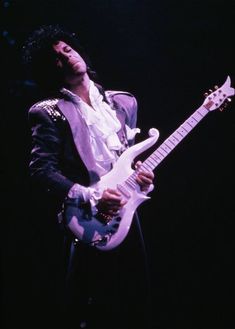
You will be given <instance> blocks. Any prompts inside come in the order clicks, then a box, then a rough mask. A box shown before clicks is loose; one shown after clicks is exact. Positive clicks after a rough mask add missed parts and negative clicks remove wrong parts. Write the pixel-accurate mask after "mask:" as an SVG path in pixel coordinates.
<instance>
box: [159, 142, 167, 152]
mask: <svg viewBox="0 0 235 329" xmlns="http://www.w3.org/2000/svg"><path fill="white" fill-rule="evenodd" d="M159 149H160V150H161V151H163V152H164V153H163V154H166V155H167V154H168V153H169V151H167V150H165V148H164V147H163V144H162V145H161V146H159Z"/></svg>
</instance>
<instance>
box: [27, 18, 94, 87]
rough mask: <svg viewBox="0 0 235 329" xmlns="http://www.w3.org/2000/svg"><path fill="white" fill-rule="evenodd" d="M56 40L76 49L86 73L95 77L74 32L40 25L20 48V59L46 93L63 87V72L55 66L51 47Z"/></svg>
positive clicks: (57, 26)
mask: <svg viewBox="0 0 235 329" xmlns="http://www.w3.org/2000/svg"><path fill="white" fill-rule="evenodd" d="M57 41H64V42H66V43H68V44H69V45H70V46H71V47H72V48H73V49H75V50H76V51H78V52H79V54H80V55H81V56H82V57H83V59H84V60H85V62H86V64H87V72H88V75H89V76H90V77H91V78H93V79H95V78H96V73H95V71H93V70H92V69H91V68H90V67H91V63H90V60H89V58H88V56H87V54H86V53H85V51H84V49H83V47H82V46H81V45H80V43H79V41H78V39H77V37H76V35H75V33H71V32H69V31H68V30H67V29H65V28H64V27H61V26H60V25H42V26H41V27H39V28H38V29H37V30H35V31H34V32H33V33H32V34H31V35H30V36H29V37H28V39H27V40H26V41H25V44H24V46H23V48H22V59H23V63H24V64H25V65H26V68H27V72H28V73H29V74H30V77H31V79H33V80H34V81H35V82H36V83H37V84H38V86H39V87H40V88H42V89H43V90H44V91H46V92H48V93H55V92H58V90H59V89H60V88H61V87H63V82H64V79H63V74H62V72H61V71H60V70H59V69H58V67H57V66H56V61H55V53H54V51H53V48H52V45H53V44H54V43H55V42H57Z"/></svg>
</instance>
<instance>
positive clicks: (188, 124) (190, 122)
mask: <svg viewBox="0 0 235 329" xmlns="http://www.w3.org/2000/svg"><path fill="white" fill-rule="evenodd" d="M208 112H209V111H208V110H207V109H206V107H204V106H201V107H199V108H198V109H197V110H196V111H195V112H194V113H193V114H192V115H191V116H190V117H189V118H188V119H187V120H185V121H184V123H183V124H181V125H180V127H179V128H178V129H176V130H175V131H174V132H173V134H171V135H170V136H169V137H168V138H167V139H166V140H165V141H164V142H163V143H162V144H161V145H160V146H159V147H158V148H157V149H156V150H155V151H154V152H153V153H152V154H151V155H150V156H149V157H148V158H147V159H146V160H145V161H144V162H143V163H142V165H141V167H143V168H145V169H146V170H154V169H155V168H156V167H157V166H158V165H159V164H160V163H161V162H162V161H163V159H165V157H166V156H167V155H168V154H170V153H171V151H173V150H174V148H175V147H176V146H177V145H178V144H179V143H180V142H181V141H182V140H183V139H184V138H185V137H186V136H187V135H188V134H189V133H190V131H191V130H192V129H193V128H194V127H196V125H197V124H198V123H199V122H200V121H201V120H202V119H203V118H204V117H205V116H206V114H207V113H208Z"/></svg>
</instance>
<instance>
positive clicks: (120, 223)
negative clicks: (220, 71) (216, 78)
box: [65, 76, 235, 251]
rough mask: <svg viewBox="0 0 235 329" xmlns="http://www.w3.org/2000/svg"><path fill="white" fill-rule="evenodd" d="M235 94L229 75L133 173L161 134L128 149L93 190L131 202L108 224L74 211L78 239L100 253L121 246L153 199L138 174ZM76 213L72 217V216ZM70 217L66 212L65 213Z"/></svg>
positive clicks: (73, 226)
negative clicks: (139, 213)
mask: <svg viewBox="0 0 235 329" xmlns="http://www.w3.org/2000/svg"><path fill="white" fill-rule="evenodd" d="M234 94H235V89H234V88H232V87H231V80H230V77H229V76H228V77H227V79H226V81H225V83H224V84H223V85H222V86H221V87H220V88H218V87H217V89H216V90H215V91H213V92H211V93H210V94H209V95H208V96H207V97H206V99H205V101H204V102H203V104H202V105H201V106H200V107H199V108H198V109H197V110H196V111H195V112H194V113H193V114H192V115H191V116H190V117H189V118H188V119H187V120H186V121H184V122H183V124H181V125H180V127H179V128H178V129H176V130H175V131H174V132H173V134H171V135H170V136H169V137H168V138H167V139H166V140H165V141H164V142H163V143H162V144H161V145H160V146H159V147H158V148H157V149H156V150H155V151H154V152H153V153H152V154H151V155H150V156H149V157H148V158H147V159H146V160H145V161H144V162H143V163H142V164H141V166H140V167H139V168H138V169H136V170H133V169H132V167H131V164H132V163H133V160H134V159H135V158H136V157H137V156H138V155H139V154H141V153H143V152H144V151H145V150H147V149H148V148H149V147H151V146H152V145H153V144H154V143H156V141H157V139H158V137H159V132H158V130H157V129H155V128H152V129H150V130H149V138H147V139H146V140H144V141H143V142H140V143H138V144H136V145H134V146H132V147H130V148H128V149H127V150H125V151H124V152H123V153H122V155H121V156H120V157H119V159H118V160H117V162H116V163H115V165H114V167H113V169H112V170H111V171H110V172H109V173H108V174H106V175H104V176H103V177H101V179H100V181H99V182H98V183H97V184H95V185H93V186H92V187H94V188H97V189H98V190H99V191H104V189H106V188H113V189H117V190H118V191H119V192H120V193H121V195H122V197H123V199H125V200H126V201H127V203H126V204H125V205H124V206H123V208H122V209H121V210H120V211H119V214H118V215H116V216H114V217H111V219H110V220H109V221H107V222H103V221H101V220H99V218H98V217H96V216H93V217H91V218H88V219H87V217H84V218H80V214H81V212H79V208H77V210H76V209H72V212H70V218H68V221H67V223H68V224H67V226H68V227H69V229H70V230H71V231H72V232H73V234H74V235H75V237H77V239H78V240H80V241H82V242H84V243H86V244H89V245H91V246H94V247H96V248H98V249H100V250H103V251H107V250H111V249H113V248H115V247H117V246H118V245H119V244H121V243H122V241H123V240H124V239H125V237H126V236H127V234H128V232H129V229H130V227H131V224H132V220H133V216H134V213H135V210H136V209H137V207H138V206H139V205H140V204H141V203H142V202H144V201H146V200H148V199H150V197H148V196H147V195H146V194H145V193H143V192H141V190H140V186H139V184H138V183H137V182H136V177H137V175H138V171H139V170H140V169H141V168H142V169H144V170H154V169H155V168H156V167H157V166H158V165H159V164H160V163H161V162H162V161H163V159H165V157H166V156H167V155H168V154H170V152H171V151H173V149H174V148H175V147H176V146H177V145H178V144H179V143H180V142H181V141H182V140H183V139H184V137H186V136H187V135H188V133H189V132H190V131H191V130H192V129H193V128H194V127H195V126H196V125H197V124H198V123H199V122H200V121H201V120H202V119H203V118H204V117H205V116H206V115H207V114H208V113H209V112H210V111H213V110H216V109H218V108H220V109H222V105H223V106H225V105H226V102H228V101H230V98H229V97H230V96H233V95H234ZM71 213H72V215H71ZM65 216H66V212H65Z"/></svg>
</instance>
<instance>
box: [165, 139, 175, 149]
mask: <svg viewBox="0 0 235 329" xmlns="http://www.w3.org/2000/svg"><path fill="white" fill-rule="evenodd" d="M169 142H170V141H168V140H165V142H164V143H163V144H164V145H166V146H167V147H168V148H169V149H170V150H172V149H173V147H174V146H175V145H174V144H173V147H172V144H170V143H169Z"/></svg>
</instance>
